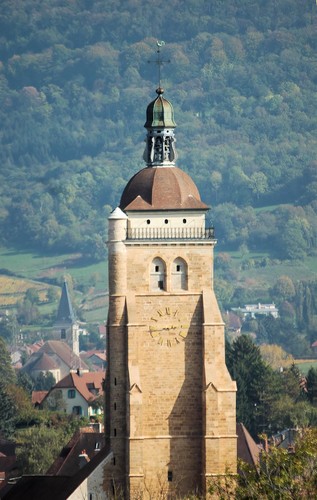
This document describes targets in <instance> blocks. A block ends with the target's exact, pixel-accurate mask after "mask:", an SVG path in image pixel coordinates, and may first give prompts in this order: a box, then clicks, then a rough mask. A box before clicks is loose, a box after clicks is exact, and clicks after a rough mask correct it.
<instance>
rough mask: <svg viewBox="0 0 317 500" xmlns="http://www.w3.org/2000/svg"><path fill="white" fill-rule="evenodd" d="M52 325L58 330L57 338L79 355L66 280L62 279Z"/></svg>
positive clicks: (75, 322) (74, 321) (75, 324)
mask: <svg viewBox="0 0 317 500" xmlns="http://www.w3.org/2000/svg"><path fill="white" fill-rule="evenodd" d="M54 327H55V329H56V330H58V332H59V340H62V341H64V342H66V343H67V344H68V345H69V346H70V347H71V348H72V350H73V351H74V353H75V354H77V356H78V355H79V335H78V323H77V321H76V317H75V314H74V310H73V306H72V303H71V299H70V294H69V290H68V285H67V281H66V280H64V283H63V286H62V294H61V298H60V301H59V306H58V311H57V317H56V321H55V324H54Z"/></svg>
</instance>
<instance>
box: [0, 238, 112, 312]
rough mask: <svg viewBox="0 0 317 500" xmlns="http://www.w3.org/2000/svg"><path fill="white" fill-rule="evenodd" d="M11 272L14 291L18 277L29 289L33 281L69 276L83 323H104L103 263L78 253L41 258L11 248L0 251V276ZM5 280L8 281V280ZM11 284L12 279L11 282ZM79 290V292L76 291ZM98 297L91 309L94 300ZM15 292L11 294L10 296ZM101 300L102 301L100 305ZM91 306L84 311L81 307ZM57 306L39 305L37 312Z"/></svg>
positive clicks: (105, 273) (105, 285) (105, 276)
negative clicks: (13, 280)
mask: <svg viewBox="0 0 317 500" xmlns="http://www.w3.org/2000/svg"><path fill="white" fill-rule="evenodd" d="M8 272H9V273H13V274H14V276H12V279H15V278H16V288H17V289H18V288H19V287H20V286H21V285H20V283H21V280H20V278H24V279H26V280H32V281H30V286H29V288H32V287H33V286H35V285H36V282H43V281H46V282H47V281H50V280H60V279H61V278H63V277H64V276H66V277H67V276H71V277H72V279H73V280H74V286H75V291H77V292H76V294H75V301H76V304H77V305H78V306H79V307H80V309H81V310H82V311H83V316H84V319H85V320H86V321H91V322H104V321H105V319H106V317H107V310H108V297H107V295H106V293H107V289H108V268H107V262H98V263H96V262H91V261H88V260H84V259H82V257H81V255H80V254H62V255H41V254H35V253H32V252H19V251H15V250H13V249H7V248H3V247H2V248H0V276H2V275H3V276H7V274H8ZM8 281H9V280H8ZM11 281H12V280H11ZM78 290H79V291H78ZM7 292H8V291H7V290H5V289H2V290H1V291H0V293H2V294H4V295H5V294H7ZM100 294H101V300H100V299H99V301H98V303H96V307H95V308H94V300H95V299H94V298H95V297H98V296H99V295H100ZM14 295H16V291H14V290H13V291H12V296H14ZM102 298H104V300H103V303H102V304H100V302H102ZM87 302H88V303H89V302H90V304H91V306H90V308H89V309H87V311H86V310H85V308H82V307H81V306H82V304H85V303H87ZM56 307H57V304H42V305H40V312H41V313H42V314H44V313H47V312H51V311H52V310H54V309H56Z"/></svg>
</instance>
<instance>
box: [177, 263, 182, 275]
mask: <svg viewBox="0 0 317 500" xmlns="http://www.w3.org/2000/svg"><path fill="white" fill-rule="evenodd" d="M180 270H181V266H180V265H179V264H177V266H176V271H177V272H178V273H179V271H180Z"/></svg>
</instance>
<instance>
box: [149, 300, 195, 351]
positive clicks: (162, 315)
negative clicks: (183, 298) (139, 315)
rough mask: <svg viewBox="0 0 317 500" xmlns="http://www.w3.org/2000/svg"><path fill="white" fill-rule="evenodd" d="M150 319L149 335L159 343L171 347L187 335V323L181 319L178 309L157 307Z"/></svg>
mask: <svg viewBox="0 0 317 500" xmlns="http://www.w3.org/2000/svg"><path fill="white" fill-rule="evenodd" d="M150 321H151V322H150V327H149V332H150V335H151V337H152V339H153V340H154V341H155V342H156V343H157V344H159V345H162V346H167V347H172V346H173V345H177V344H180V343H181V342H183V341H184V340H185V338H186V336H187V332H188V325H185V324H184V322H183V321H182V319H181V317H180V316H179V311H178V309H172V308H170V307H164V308H162V309H157V310H156V311H155V312H154V313H153V315H152V317H151V319H150Z"/></svg>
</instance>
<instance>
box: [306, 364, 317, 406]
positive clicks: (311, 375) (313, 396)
mask: <svg viewBox="0 0 317 500" xmlns="http://www.w3.org/2000/svg"><path fill="white" fill-rule="evenodd" d="M306 380H307V383H306V387H307V397H308V399H309V401H310V402H311V403H312V404H313V405H317V369H316V368H310V369H309V370H308V373H307V377H306Z"/></svg>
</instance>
